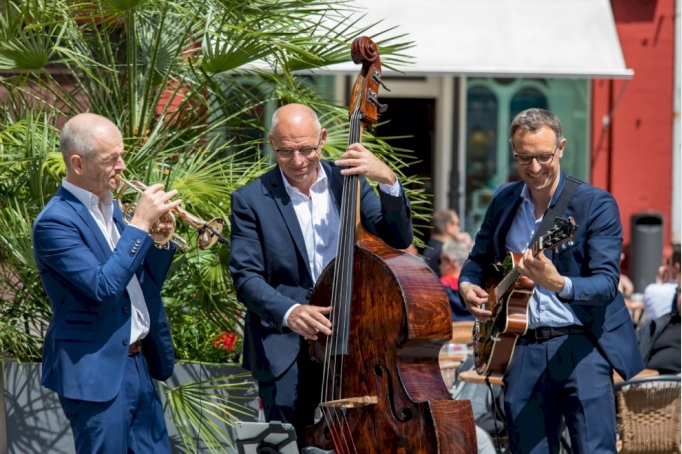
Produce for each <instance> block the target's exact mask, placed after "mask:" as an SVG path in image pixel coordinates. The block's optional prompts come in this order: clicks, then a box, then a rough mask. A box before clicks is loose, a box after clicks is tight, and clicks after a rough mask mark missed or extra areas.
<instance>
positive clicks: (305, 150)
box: [275, 138, 322, 158]
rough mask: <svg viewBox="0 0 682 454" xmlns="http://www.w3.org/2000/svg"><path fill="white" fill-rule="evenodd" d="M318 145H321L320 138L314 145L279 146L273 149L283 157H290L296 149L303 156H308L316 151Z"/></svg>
mask: <svg viewBox="0 0 682 454" xmlns="http://www.w3.org/2000/svg"><path fill="white" fill-rule="evenodd" d="M320 145H322V139H321V138H320V141H319V142H318V143H317V145H315V146H314V147H301V148H298V149H295V148H280V149H278V150H275V152H277V154H278V155H280V156H281V157H283V158H291V157H292V156H294V153H296V152H297V151H298V153H299V154H300V155H301V156H303V157H304V158H309V157H310V156H312V155H313V153H315V152H316V151H317V149H318V148H320Z"/></svg>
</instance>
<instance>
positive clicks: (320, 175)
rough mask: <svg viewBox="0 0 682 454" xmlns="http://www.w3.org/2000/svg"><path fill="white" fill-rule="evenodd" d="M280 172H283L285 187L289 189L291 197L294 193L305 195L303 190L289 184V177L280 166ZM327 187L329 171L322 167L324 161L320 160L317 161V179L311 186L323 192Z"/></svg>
mask: <svg viewBox="0 0 682 454" xmlns="http://www.w3.org/2000/svg"><path fill="white" fill-rule="evenodd" d="M279 172H280V174H282V181H284V188H285V189H286V190H287V194H289V197H292V196H293V195H294V194H301V195H303V193H302V192H301V191H299V190H298V189H297V188H295V187H293V186H292V185H291V184H289V180H287V177H286V176H285V175H284V172H282V169H281V168H279ZM325 189H327V173H326V172H325V171H324V167H322V162H321V161H320V162H318V163H317V180H315V182H314V183H313V184H312V186H310V190H311V191H315V192H323V191H324V190H325Z"/></svg>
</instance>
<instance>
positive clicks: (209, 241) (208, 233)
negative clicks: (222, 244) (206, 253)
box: [197, 218, 225, 249]
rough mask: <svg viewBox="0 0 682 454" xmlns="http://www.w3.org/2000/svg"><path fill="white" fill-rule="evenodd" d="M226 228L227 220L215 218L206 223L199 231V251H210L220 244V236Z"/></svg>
mask: <svg viewBox="0 0 682 454" xmlns="http://www.w3.org/2000/svg"><path fill="white" fill-rule="evenodd" d="M224 227H225V219H223V218H213V219H211V220H210V221H208V222H207V223H206V225H205V226H204V227H200V228H199V229H198V230H197V233H198V234H199V237H198V238H197V247H198V248H199V249H208V248H210V247H211V246H213V245H214V244H216V243H217V242H218V240H219V239H220V234H221V233H223V228H224Z"/></svg>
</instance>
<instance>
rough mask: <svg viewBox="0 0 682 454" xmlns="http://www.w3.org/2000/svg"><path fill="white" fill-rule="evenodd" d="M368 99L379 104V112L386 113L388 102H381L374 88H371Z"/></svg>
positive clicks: (376, 104)
mask: <svg viewBox="0 0 682 454" xmlns="http://www.w3.org/2000/svg"><path fill="white" fill-rule="evenodd" d="M367 100H368V101H369V102H371V103H372V104H374V105H375V106H377V109H378V110H379V113H384V112H386V110H387V109H388V104H381V103H380V102H379V100H378V99H377V93H376V92H375V91H374V90H369V96H368V97H367Z"/></svg>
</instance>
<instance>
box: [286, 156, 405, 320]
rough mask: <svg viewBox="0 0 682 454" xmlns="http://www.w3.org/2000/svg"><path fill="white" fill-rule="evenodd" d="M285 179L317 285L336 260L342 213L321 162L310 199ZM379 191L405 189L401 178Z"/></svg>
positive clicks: (287, 313)
mask: <svg viewBox="0 0 682 454" xmlns="http://www.w3.org/2000/svg"><path fill="white" fill-rule="evenodd" d="M280 172H282V169H280ZM282 180H283V181H284V187H285V188H286V191H287V194H289V197H290V198H291V203H292V204H293V206H294V211H295V212H296V217H297V218H298V224H299V225H300V226H301V232H302V233H303V239H304V240H305V248H306V252H307V253H308V263H309V264H310V275H311V276H312V277H313V282H317V279H318V278H319V277H320V274H321V273H322V271H323V270H324V268H325V267H326V266H327V265H328V264H329V262H331V261H332V259H334V257H336V253H337V245H338V242H339V210H338V208H337V207H336V204H335V203H334V200H333V199H332V193H331V191H330V190H329V179H328V178H327V173H326V172H325V171H324V167H322V163H318V164H317V180H315V183H313V185H312V186H311V187H310V197H308V196H307V195H305V194H303V193H302V192H301V191H299V190H298V189H296V188H295V187H293V186H292V185H291V184H289V181H288V180H287V177H286V176H285V175H284V173H283V172H282ZM379 190H381V191H383V192H385V193H387V194H390V195H392V196H393V197H397V196H399V195H401V194H402V188H401V186H400V182H398V180H397V179H396V182H395V183H394V184H393V185H388V184H379ZM297 306H299V304H294V305H293V306H291V307H290V308H289V310H288V311H287V312H286V313H285V314H284V320H283V325H284V326H288V325H287V321H288V320H289V314H290V313H291V311H293V310H294V308H296V307H297Z"/></svg>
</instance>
